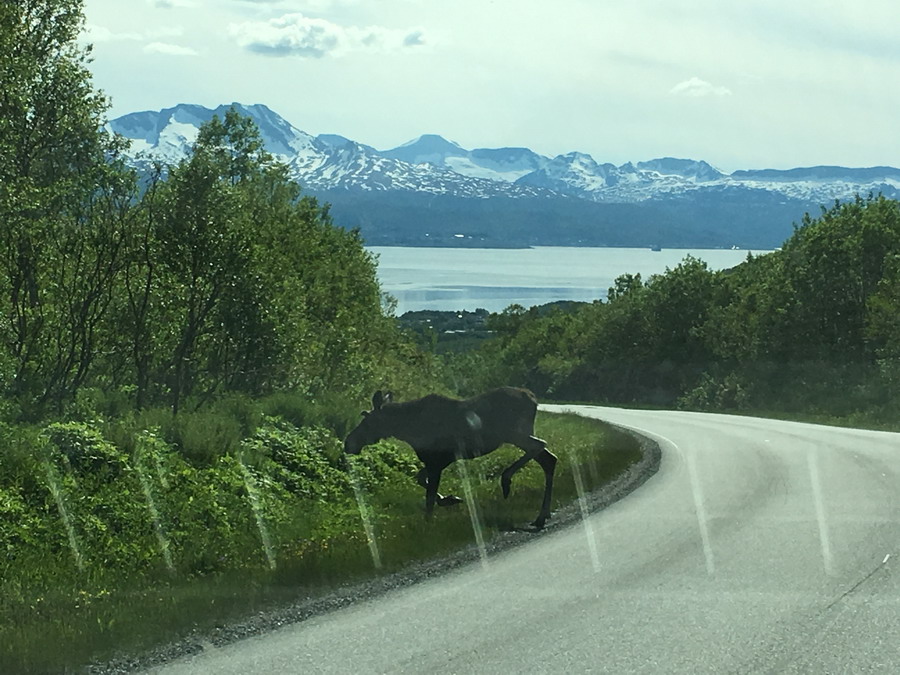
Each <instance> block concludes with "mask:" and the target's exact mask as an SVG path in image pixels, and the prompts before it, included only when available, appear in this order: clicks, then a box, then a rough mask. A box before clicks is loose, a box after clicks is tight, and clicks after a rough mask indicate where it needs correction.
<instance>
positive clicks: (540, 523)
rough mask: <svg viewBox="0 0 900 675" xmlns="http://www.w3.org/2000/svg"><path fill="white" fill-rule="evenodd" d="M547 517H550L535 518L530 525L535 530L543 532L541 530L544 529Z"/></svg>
mask: <svg viewBox="0 0 900 675" xmlns="http://www.w3.org/2000/svg"><path fill="white" fill-rule="evenodd" d="M549 517H550V516H538V517H537V518H535V519H534V522H533V523H531V526H532V527H533V528H534V529H535V530H543V529H544V523H546V522H547V518H549Z"/></svg>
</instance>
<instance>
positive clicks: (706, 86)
mask: <svg viewBox="0 0 900 675" xmlns="http://www.w3.org/2000/svg"><path fill="white" fill-rule="evenodd" d="M669 93H670V94H674V95H676V96H694V97H700V96H731V90H730V89H728V88H727V87H721V86H717V85H715V84H711V83H710V82H707V81H706V80H701V79H700V78H699V77H692V78H691V79H689V80H685V81H684V82H679V83H678V84H676V85H675V86H674V87H672V88H671V89H670V90H669Z"/></svg>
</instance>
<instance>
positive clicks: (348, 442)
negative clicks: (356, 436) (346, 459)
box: [344, 434, 362, 455]
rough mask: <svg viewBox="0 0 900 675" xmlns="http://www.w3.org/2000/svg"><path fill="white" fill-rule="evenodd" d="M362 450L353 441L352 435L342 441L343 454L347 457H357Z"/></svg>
mask: <svg viewBox="0 0 900 675" xmlns="http://www.w3.org/2000/svg"><path fill="white" fill-rule="evenodd" d="M360 450H362V446H361V445H360V444H359V443H356V442H355V441H354V440H353V434H350V435H349V436H347V438H345V439H344V453H345V454H347V455H358V454H359V451H360Z"/></svg>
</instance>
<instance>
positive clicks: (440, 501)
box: [416, 467, 462, 506]
mask: <svg viewBox="0 0 900 675" xmlns="http://www.w3.org/2000/svg"><path fill="white" fill-rule="evenodd" d="M438 476H440V471H438ZM438 480H440V478H438ZM416 482H417V483H418V484H419V485H421V486H422V487H423V488H425V495H426V499H427V495H428V467H425V468H423V469H422V470H421V471H419V473H418V474H417V475H416ZM435 503H436V504H437V505H438V506H453V505H454V504H460V503H462V499H460V498H459V497H457V496H456V495H442V494H441V493H440V492H436V493H435Z"/></svg>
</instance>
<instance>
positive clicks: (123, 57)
mask: <svg viewBox="0 0 900 675" xmlns="http://www.w3.org/2000/svg"><path fill="white" fill-rule="evenodd" d="M85 15H86V31H85V34H84V36H83V39H84V41H85V42H86V43H91V44H93V59H94V60H93V63H92V64H91V70H92V72H93V74H94V83H95V85H96V86H97V87H99V88H100V89H102V90H103V91H104V92H105V93H106V94H107V95H108V96H109V97H110V98H111V102H112V108H111V110H110V113H109V116H110V117H111V118H112V117H117V116H119V115H123V114H126V113H129V112H135V111H139V110H159V109H161V108H165V107H171V106H173V105H175V104H177V103H198V104H201V105H205V106H208V107H215V106H217V105H219V104H222V103H230V102H232V101H237V102H241V103H245V104H253V103H264V104H265V105H267V106H269V107H270V108H271V109H272V110H274V111H275V112H277V113H278V114H280V115H281V116H282V117H284V118H285V119H287V120H288V121H289V122H290V123H291V124H293V125H294V126H296V127H297V128H299V129H301V130H303V131H306V132H308V133H311V134H313V135H316V134H320V133H336V134H341V135H343V136H346V137H348V138H351V139H353V140H355V141H358V142H361V143H366V144H368V145H372V146H374V147H376V148H379V149H388V148H393V147H395V146H398V145H401V144H402V143H405V142H406V141H409V140H410V139H413V138H415V137H417V136H419V135H421V134H424V133H436V134H440V135H442V136H444V137H445V138H448V139H450V140H453V141H455V142H457V143H459V144H460V145H461V146H463V147H464V148H468V149H472V148H479V147H522V146H524V147H529V148H531V149H532V150H534V151H536V152H539V153H541V154H544V155H548V156H551V157H552V156H555V155H558V154H562V153H566V152H570V151H573V150H577V151H580V152H586V153H589V154H590V155H592V156H593V157H594V159H595V160H597V161H598V162H612V163H614V164H617V165H618V164H622V163H624V162H628V161H641V160H647V159H652V158H655V157H684V158H692V159H703V160H706V161H708V162H710V163H711V164H713V165H714V166H716V167H717V168H719V169H722V170H724V171H733V170H736V169H750V168H782V169H783V168H791V167H797V166H813V165H818V164H837V165H844V166H877V165H889V166H900V123H898V122H900V3H898V2H897V1H896V0H840V1H836V0H727V1H724V0H552V1H551V0H85Z"/></svg>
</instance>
